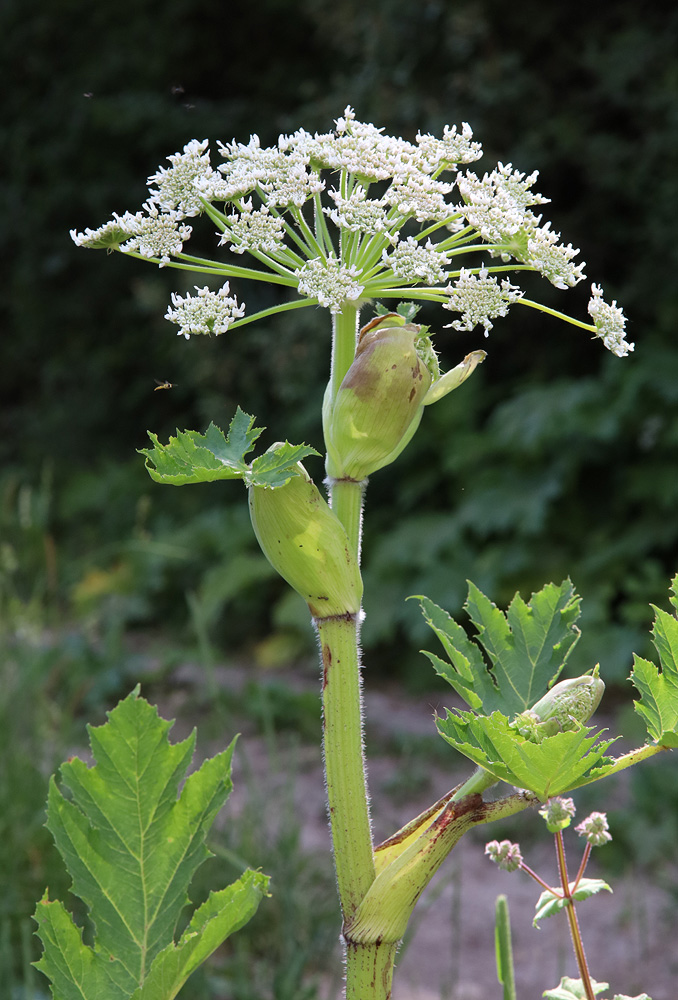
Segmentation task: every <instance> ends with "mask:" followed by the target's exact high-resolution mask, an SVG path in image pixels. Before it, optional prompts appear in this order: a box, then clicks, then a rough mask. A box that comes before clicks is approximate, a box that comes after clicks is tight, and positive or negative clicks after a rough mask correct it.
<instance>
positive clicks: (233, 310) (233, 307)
mask: <svg viewBox="0 0 678 1000" xmlns="http://www.w3.org/2000/svg"><path fill="white" fill-rule="evenodd" d="M195 290H196V292H197V293H198V294H197V295H186V296H183V297H182V296H181V295H177V293H176V292H172V306H173V307H174V308H172V306H170V307H169V308H168V309H167V312H166V313H165V319H168V320H169V321H170V322H171V323H176V324H177V325H178V327H179V331H178V333H177V336H179V337H180V336H181V335H182V334H183V336H184V337H185V338H186V340H188V339H189V337H190V336H191V334H198V333H206V334H210V335H218V334H220V333H226V331H227V330H228V328H229V326H231V324H232V323H233V322H234V321H235V320H237V319H242V317H243V316H244V315H245V306H244V305H239V304H238V301H237V299H236V298H235V297H234V296H231V295H229V290H230V289H229V285H228V282H226V283H225V284H224V285H222V287H221V288H220V289H219V290H218V291H216V292H213V291H211V290H210V289H209V288H208V287H207V285H205V287H204V288H198V286H197V285H195Z"/></svg>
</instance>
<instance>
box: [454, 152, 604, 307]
mask: <svg viewBox="0 0 678 1000" xmlns="http://www.w3.org/2000/svg"><path fill="white" fill-rule="evenodd" d="M537 177H538V171H536V170H535V171H533V172H532V173H531V174H529V175H526V174H524V173H521V171H519V170H514V169H513V166H512V165H511V164H510V163H507V164H506V165H504V164H503V163H500V164H498V166H497V167H496V169H495V170H493V171H492V172H491V173H490V174H485V176H484V177H483V178H482V180H480V179H479V178H478V177H477V176H476V175H475V174H474V173H472V172H471V171H467V172H466V174H465V175H464V176H463V177H461V178H460V179H459V181H458V187H459V190H460V192H461V195H462V197H463V199H464V202H465V204H464V206H463V209H462V211H463V213H464V215H465V216H466V219H467V221H468V222H469V223H470V225H472V226H473V227H474V228H475V229H476V230H477V231H478V232H479V233H480V235H481V236H482V238H483V239H484V240H487V241H488V243H491V244H494V246H493V247H492V249H491V251H490V252H491V253H492V255H493V256H501V258H502V260H504V261H505V262H508V261H509V260H510V259H511V258H512V257H513V258H514V259H515V260H519V261H522V262H523V263H525V264H528V265H529V266H530V267H533V268H534V269H535V270H536V271H539V273H540V274H543V275H544V277H545V278H547V279H548V280H549V281H550V282H551V284H553V285H555V286H556V288H570V287H572V286H573V285H576V284H577V282H578V281H581V280H582V279H583V278H584V277H585V275H584V266H585V265H584V264H577V265H575V264H572V258H573V257H576V256H577V254H578V253H579V250H575V249H574V247H573V246H572V244H571V243H568V245H567V246H564V245H563V244H561V243H559V242H558V241H559V240H560V233H554V232H552V231H551V228H550V225H551V224H550V223H549V222H547V223H546V224H545V225H543V226H540V225H539V223H540V222H541V215H535V213H534V212H533V211H532V207H533V206H534V205H545V204H547V203H548V201H549V199H548V198H544V196H543V195H541V194H538V193H537V192H536V191H532V190H531V188H532V185H533V184H534V183H535V181H536V179H537Z"/></svg>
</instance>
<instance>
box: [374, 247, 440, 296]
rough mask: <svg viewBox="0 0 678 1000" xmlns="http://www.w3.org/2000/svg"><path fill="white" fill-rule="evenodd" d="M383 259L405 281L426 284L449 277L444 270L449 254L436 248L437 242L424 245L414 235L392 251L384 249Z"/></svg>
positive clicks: (436, 282) (433, 283) (434, 283)
mask: <svg viewBox="0 0 678 1000" xmlns="http://www.w3.org/2000/svg"><path fill="white" fill-rule="evenodd" d="M381 259H382V261H383V263H384V264H385V265H386V267H390V268H391V270H392V271H393V273H394V274H395V275H397V277H399V278H403V279H404V280H405V281H412V282H418V283H420V282H422V281H423V282H424V284H426V285H437V284H438V283H439V282H441V281H445V279H446V277H447V274H446V273H445V270H444V268H445V266H446V265H447V263H448V258H447V254H446V253H445V252H444V251H440V250H436V247H435V244H434V243H431V241H430V240H427V242H426V245H425V246H422V245H421V244H420V243H418V242H417V240H416V239H415V238H414V236H408V237H407V239H406V240H403V241H402V242H400V243H398V244H397V245H396V246H395V247H394V249H393V250H392V251H391V252H390V253H387V252H386V251H384V253H383V255H382V258H381Z"/></svg>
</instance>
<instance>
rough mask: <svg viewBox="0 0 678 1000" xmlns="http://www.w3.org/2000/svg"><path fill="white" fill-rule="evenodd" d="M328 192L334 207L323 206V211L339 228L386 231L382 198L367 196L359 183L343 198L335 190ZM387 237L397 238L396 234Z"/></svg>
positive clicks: (384, 203)
mask: <svg viewBox="0 0 678 1000" xmlns="http://www.w3.org/2000/svg"><path fill="white" fill-rule="evenodd" d="M328 194H329V196H330V198H331V199H332V201H333V202H334V204H335V208H323V212H324V213H325V215H326V216H327V217H328V218H329V219H331V220H332V222H333V223H334V224H335V226H338V228H339V229H347V230H348V231H349V232H351V233H385V234H386V233H388V217H387V214H386V212H385V208H386V202H385V201H384V199H383V198H379V199H374V198H368V197H367V192H366V190H365V188H364V187H362V185H360V184H357V185H356V186H355V188H354V189H353V191H352V192H351V194H350V196H349V197H348V198H343V197H342V196H341V194H340V193H339V192H338V191H335V190H332V191H329V192H328ZM388 238H389V240H392V241H394V242H395V241H396V240H397V236H395V237H390V236H389V237H388Z"/></svg>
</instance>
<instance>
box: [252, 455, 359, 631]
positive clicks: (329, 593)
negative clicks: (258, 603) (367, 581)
mask: <svg viewBox="0 0 678 1000" xmlns="http://www.w3.org/2000/svg"><path fill="white" fill-rule="evenodd" d="M298 469H299V472H298V474H297V475H295V476H293V478H292V479H290V480H289V482H287V483H286V484H285V485H284V486H279V487H277V488H276V489H267V488H265V487H263V486H251V487H250V490H249V504H250V516H251V518H252V526H253V528H254V533H255V535H256V536H257V540H258V542H259V545H260V546H261V549H262V551H263V553H264V555H265V556H266V558H267V559H268V561H269V562H270V563H271V565H272V566H273V568H274V569H275V570H277V571H278V573H279V574H280V575H281V576H282V578H283V579H284V580H286V581H287V582H288V583H289V585H290V586H291V587H293V588H294V590H296V591H297V593H298V594H301V596H302V597H303V598H304V600H305V601H306V603H307V604H308V606H309V608H310V611H311V614H312V615H313V617H314V618H328V617H330V616H332V615H345V614H356V613H357V612H358V611H359V610H360V600H361V597H362V580H361V577H360V570H359V568H358V563H357V561H356V559H355V558H354V556H353V554H352V552H351V546H350V544H349V540H348V536H347V534H346V530H345V529H344V526H343V525H342V523H341V521H340V520H339V519H338V518H337V516H336V514H334V513H333V512H332V511H331V510H330V507H329V506H328V504H327V501H326V500H325V499H324V497H323V496H321V494H320V491H319V490H318V488H317V486H316V485H315V483H314V482H313V480H312V479H311V478H310V476H309V475H308V473H307V472H306V470H305V469H304V467H303V465H301V463H299V466H298Z"/></svg>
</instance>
